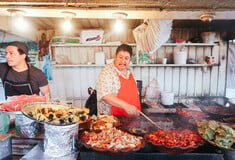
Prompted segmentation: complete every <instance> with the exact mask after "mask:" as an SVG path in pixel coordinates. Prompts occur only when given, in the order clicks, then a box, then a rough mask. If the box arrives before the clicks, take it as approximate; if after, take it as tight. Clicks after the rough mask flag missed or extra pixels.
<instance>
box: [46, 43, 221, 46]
mask: <svg viewBox="0 0 235 160" xmlns="http://www.w3.org/2000/svg"><path fill="white" fill-rule="evenodd" d="M119 45H120V44H115V43H114V44H112V43H110V44H109V43H105V44H67V43H66V44H51V46H52V47H99V46H101V47H112V46H113V47H117V46H119ZM128 45H130V46H133V47H135V46H136V44H135V43H130V44H128ZM181 45H184V46H215V45H218V44H217V43H165V44H163V45H162V46H181Z"/></svg>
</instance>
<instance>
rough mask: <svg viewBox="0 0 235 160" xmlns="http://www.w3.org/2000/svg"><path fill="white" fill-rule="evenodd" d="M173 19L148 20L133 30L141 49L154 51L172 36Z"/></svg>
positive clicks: (147, 51) (149, 51)
mask: <svg viewBox="0 0 235 160" xmlns="http://www.w3.org/2000/svg"><path fill="white" fill-rule="evenodd" d="M171 28H172V20H155V19H151V20H147V21H145V22H144V23H143V24H141V25H140V26H138V27H136V28H135V29H134V30H133V34H134V38H135V41H136V43H137V45H138V46H139V49H140V50H141V51H143V52H146V53H153V52H155V51H156V50H157V49H158V48H160V47H161V46H162V45H163V44H164V43H165V42H167V40H168V39H169V37H170V34H171Z"/></svg>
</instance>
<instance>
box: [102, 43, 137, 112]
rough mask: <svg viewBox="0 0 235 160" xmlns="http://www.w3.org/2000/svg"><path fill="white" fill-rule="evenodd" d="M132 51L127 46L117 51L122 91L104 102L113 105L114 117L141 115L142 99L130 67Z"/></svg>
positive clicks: (110, 95) (106, 98) (117, 65)
mask: <svg viewBox="0 0 235 160" xmlns="http://www.w3.org/2000/svg"><path fill="white" fill-rule="evenodd" d="M131 55H132V49H131V47H130V46H128V45H126V44H122V45H121V46H119V47H118V49H117V51H116V56H115V60H114V65H115V67H116V68H117V69H118V72H119V73H118V72H116V73H114V74H117V76H118V77H119V80H120V89H119V91H118V94H117V96H115V95H114V94H108V95H105V96H104V97H102V100H103V101H104V102H106V103H108V104H109V105H111V106H112V107H111V114H112V115H125V116H137V115H139V111H140V110H141V107H140V99H139V94H138V89H137V85H136V82H135V79H134V77H133V75H132V73H131V72H130V73H129V74H128V66H129V64H130V61H131Z"/></svg>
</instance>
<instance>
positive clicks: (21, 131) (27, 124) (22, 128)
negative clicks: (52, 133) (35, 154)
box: [15, 114, 40, 138]
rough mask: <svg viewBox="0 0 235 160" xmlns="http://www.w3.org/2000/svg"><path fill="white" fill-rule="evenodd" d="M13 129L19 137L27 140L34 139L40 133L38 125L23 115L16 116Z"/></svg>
mask: <svg viewBox="0 0 235 160" xmlns="http://www.w3.org/2000/svg"><path fill="white" fill-rule="evenodd" d="M15 127H16V131H17V134H18V135H19V136H21V137H27V138H33V137H35V136H36V135H37V133H38V132H39V131H40V125H39V123H38V122H36V121H34V120H32V119H30V118H28V117H26V116H24V115H23V114H16V116H15Z"/></svg>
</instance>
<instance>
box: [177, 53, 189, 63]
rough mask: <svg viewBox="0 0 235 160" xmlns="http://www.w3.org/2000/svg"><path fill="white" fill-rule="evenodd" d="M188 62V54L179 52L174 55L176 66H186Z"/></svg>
mask: <svg viewBox="0 0 235 160" xmlns="http://www.w3.org/2000/svg"><path fill="white" fill-rule="evenodd" d="M186 61H187V52H185V51H179V52H176V53H175V54H174V63H175V64H186Z"/></svg>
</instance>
